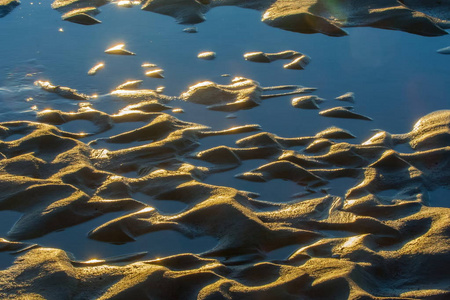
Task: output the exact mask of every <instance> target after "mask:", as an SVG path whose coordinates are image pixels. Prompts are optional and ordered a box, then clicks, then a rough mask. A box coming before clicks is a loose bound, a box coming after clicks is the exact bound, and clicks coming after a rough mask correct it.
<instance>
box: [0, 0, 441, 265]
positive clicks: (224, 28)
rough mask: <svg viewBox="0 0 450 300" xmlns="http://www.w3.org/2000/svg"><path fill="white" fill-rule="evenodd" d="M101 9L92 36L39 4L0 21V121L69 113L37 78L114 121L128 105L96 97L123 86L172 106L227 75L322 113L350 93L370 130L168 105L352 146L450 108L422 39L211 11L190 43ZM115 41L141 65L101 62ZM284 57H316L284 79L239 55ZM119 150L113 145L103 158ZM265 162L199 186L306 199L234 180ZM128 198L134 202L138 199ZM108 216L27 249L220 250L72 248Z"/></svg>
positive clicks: (303, 113)
mask: <svg viewBox="0 0 450 300" xmlns="http://www.w3.org/2000/svg"><path fill="white" fill-rule="evenodd" d="M101 9H102V14H101V19H102V22H103V23H102V24H100V25H96V26H81V25H78V24H73V23H69V22H63V21H61V19H60V14H59V13H57V12H56V11H53V10H51V9H50V4H49V3H47V2H43V3H42V4H38V3H34V4H33V5H31V3H26V2H23V3H22V5H21V6H20V7H18V8H17V9H16V10H15V11H14V12H13V13H12V14H10V15H8V16H7V17H5V18H3V19H1V20H0V24H1V25H0V26H1V30H0V41H2V42H1V45H0V70H1V73H0V106H1V108H0V121H7V120H18V119H26V120H34V112H33V111H32V110H31V109H30V108H31V107H32V106H33V105H36V106H37V109H39V110H41V109H44V108H47V107H52V108H58V109H62V110H64V111H70V110H76V109H77V104H78V103H77V102H76V101H70V100H61V99H58V98H55V97H52V95H48V94H46V93H43V92H42V91H40V90H39V89H38V88H36V87H34V86H33V85H32V83H33V81H34V80H38V79H39V80H43V79H46V80H50V81H51V82H53V83H54V84H58V85H63V86H70V87H72V88H76V89H78V90H79V91H80V92H84V93H87V94H92V93H97V94H99V95H100V96H99V98H98V99H96V100H93V103H94V107H95V108H97V109H99V110H104V111H106V112H109V113H110V112H115V111H116V110H117V109H119V108H120V107H122V106H124V103H122V102H111V101H110V98H109V97H107V96H102V95H105V94H107V93H109V92H110V91H111V90H112V89H113V88H114V87H116V86H117V85H119V84H121V83H122V82H124V81H125V80H127V79H142V80H144V84H143V86H142V87H143V88H151V89H154V88H156V87H158V86H161V85H163V86H165V87H166V90H165V92H164V94H166V95H174V96H176V95H179V94H180V93H181V92H183V91H185V90H186V89H187V87H188V86H189V85H192V84H194V83H196V82H198V81H201V80H211V81H214V82H218V83H228V82H229V80H230V78H227V77H221V75H222V74H231V76H233V77H234V76H244V77H247V78H251V79H254V80H256V81H258V82H260V83H261V85H263V86H274V85H285V84H296V85H303V86H307V87H316V88H318V90H317V91H316V92H315V93H314V94H315V95H318V96H320V97H322V98H325V99H327V100H328V101H327V102H325V103H324V104H323V105H322V107H323V108H328V107H333V106H336V105H340V104H341V103H340V102H337V101H336V100H333V98H335V97H337V96H339V95H341V94H344V93H345V92H354V93H355V97H356V103H355V105H354V106H355V111H356V112H358V113H361V114H364V115H368V116H370V117H372V118H373V119H374V121H372V122H368V121H361V120H345V119H334V118H333V119H332V118H325V117H322V116H319V115H318V111H315V110H311V111H310V110H300V109H295V108H293V107H292V106H291V104H290V100H291V98H292V97H287V96H286V97H280V98H275V99H268V100H265V101H264V102H263V104H262V105H261V106H259V107H256V108H254V109H252V110H246V111H239V112H237V113H235V115H236V116H237V118H235V119H227V118H226V115H227V113H224V112H214V111H209V110H207V109H205V107H203V106H200V105H195V104H190V103H181V102H179V103H172V104H171V105H173V106H177V107H182V108H184V110H185V113H184V114H182V115H176V116H177V117H178V118H180V119H182V120H185V121H193V122H197V123H201V124H205V125H209V126H211V127H213V128H214V129H226V128H229V127H232V126H236V125H244V124H259V125H261V126H262V129H263V131H268V132H272V133H275V134H277V135H279V136H282V137H296V136H312V135H314V134H315V133H317V132H319V131H321V130H323V129H325V128H327V127H329V126H332V125H334V126H338V127H341V128H344V129H346V130H349V131H350V132H352V133H353V134H354V135H356V136H357V139H356V140H353V141H351V142H362V141H364V140H365V139H367V138H368V137H370V136H371V134H372V131H371V130H372V129H383V130H386V131H388V132H391V133H403V132H407V131H409V130H410V129H411V128H412V126H413V124H414V122H415V121H416V120H417V119H418V118H419V117H421V116H424V115H425V114H427V113H430V112H432V111H435V110H439V109H448V108H449V107H450V105H449V104H450V99H449V95H450V76H448V70H449V69H450V56H445V55H440V54H438V53H436V50H437V49H440V48H443V47H446V46H448V45H449V44H450V39H449V37H446V36H443V37H434V38H430V37H422V36H415V35H411V34H408V33H403V32H394V31H387V30H379V29H369V28H350V29H348V32H349V36H346V37H341V38H330V37H328V36H324V35H319V34H316V35H304V34H303V35H302V34H297V33H292V32H287V31H282V30H279V29H276V28H272V27H269V26H266V25H264V24H263V23H261V22H260V13H259V12H256V11H251V10H245V9H239V8H229V7H223V8H217V9H213V10H212V11H211V12H209V14H208V16H207V17H208V20H207V22H205V23H202V24H199V25H197V27H198V30H199V32H198V33H197V34H187V33H184V32H182V29H183V28H184V27H185V26H182V25H179V24H176V23H175V22H174V21H173V19H171V18H169V17H167V16H162V15H158V14H154V13H150V12H144V11H140V10H139V9H138V8H137V7H136V8H132V9H125V8H118V7H116V6H115V5H108V6H105V7H102V8H101ZM119 42H124V43H126V48H127V49H129V50H130V51H133V52H135V53H136V54H137V55H136V56H108V55H107V54H104V53H103V51H104V50H105V49H106V48H108V47H110V46H112V45H114V44H116V43H119ZM180 45H181V46H180ZM288 49H292V50H296V51H300V52H302V53H305V54H307V55H309V56H310V57H311V58H312V62H311V64H310V65H308V66H307V67H306V70H303V71H294V70H285V69H283V67H282V65H283V63H284V61H276V62H273V63H270V64H257V63H252V62H248V61H245V60H244V59H243V54H244V53H245V52H248V51H264V52H278V51H282V50H288ZM204 50H211V51H215V52H216V53H217V58H216V59H215V60H213V61H203V60H199V59H198V58H197V54H198V53H199V52H200V51H204ZM99 61H104V62H105V65H106V67H105V69H103V70H101V71H100V72H99V73H98V74H97V75H96V76H88V75H87V74H86V73H87V71H88V70H89V69H90V68H91V67H92V66H93V65H95V64H96V63H97V62H99ZM143 62H150V63H155V64H157V65H158V66H160V67H162V68H163V69H164V70H165V77H166V78H165V79H153V78H147V77H145V76H144V74H143V69H142V68H141V67H140V65H141V64H142V63H143ZM26 74H32V76H26ZM30 98H32V99H30ZM27 99H28V100H27ZM344 105H345V104H344ZM90 125H91V124H86V123H84V122H81V121H80V122H78V123H73V124H65V125H64V126H62V128H63V129H64V130H73V131H86V130H90V129H91V128H90V127H89V126H90ZM140 125H141V124H139V123H136V124H126V125H125V124H123V125H118V126H116V127H115V129H113V130H115V131H117V132H122V131H124V130H131V129H133V128H137V127H138V126H140ZM127 126H128V127H127ZM113 133H114V132H113ZM107 135H112V133H111V132H108V133H107ZM247 135H249V134H242V135H237V136H226V137H214V138H207V139H204V140H202V145H201V146H200V148H199V149H198V150H204V149H208V148H211V147H213V146H217V145H229V146H233V144H234V141H236V140H237V139H238V138H241V137H244V136H247ZM102 146H103V145H102ZM126 146H127V145H111V146H110V149H117V148H120V147H126ZM113 147H116V148H113ZM262 163H264V161H257V160H254V161H247V162H245V163H244V164H243V165H242V166H241V167H239V168H238V169H235V170H232V171H229V172H225V173H220V174H216V175H213V176H211V177H209V178H208V179H207V180H206V182H207V183H211V184H217V185H228V186H233V187H235V188H237V189H241V190H249V191H252V192H257V193H259V194H260V195H261V197H260V198H261V199H262V200H266V201H274V202H284V201H289V200H292V198H291V196H292V194H295V193H299V192H302V191H303V188H302V187H300V186H298V185H296V184H294V183H292V182H287V181H282V180H273V181H271V182H269V183H264V184H262V183H249V182H246V181H242V180H239V179H236V178H234V175H235V174H237V173H241V172H245V171H248V170H250V169H253V168H256V167H258V166H259V165H261V164H262ZM199 164H200V163H199ZM350 181H351V182H349V181H348V180H346V179H343V180H339V181H336V182H334V183H332V186H331V191H330V192H331V193H335V194H337V195H341V196H342V195H344V194H345V192H346V190H347V189H348V188H349V187H350V186H353V185H354V184H355V183H356V182H354V181H353V180H350ZM430 194H431V196H432V197H431V198H433V197H437V198H439V199H442V198H445V197H448V190H443V189H442V190H439V191H437V192H434V193H430ZM136 199H138V200H141V199H139V195H137V197H136ZM148 201H150V202H149V204H150V205H152V206H155V207H156V208H157V209H159V210H160V211H161V212H163V213H177V212H179V211H180V210H182V209H184V206H183V204H180V203H173V206H171V205H167V204H161V203H159V204H158V203H157V201H156V200H151V199H149V200H148ZM151 201H153V202H151ZM430 203H435V205H437V206H441V205H443V204H439V203H442V201H441V200H432V201H430ZM159 205H160V206H159ZM164 205H166V206H164ZM443 206H448V205H443ZM3 215H4V216H6V217H5V218H2V219H1V221H0V229H1V232H2V235H3V236H4V234H5V232H7V230H8V229H9V228H10V227H11V226H12V224H13V223H12V219H15V218H16V214H14V217H11V216H12V215H10V214H8V212H2V216H3ZM113 217H114V216H113V215H105V216H103V217H101V218H98V219H95V220H92V221H90V222H86V223H84V224H82V225H79V226H76V227H73V228H68V229H66V230H65V231H63V232H55V233H52V234H49V235H47V236H45V237H43V238H40V239H36V240H35V241H33V242H37V243H40V244H41V245H44V246H49V247H58V248H62V249H64V250H67V251H70V252H72V253H74V254H75V256H76V257H77V258H79V259H89V258H92V257H100V256H103V257H104V256H110V255H116V254H121V253H128V252H133V251H137V249H141V250H142V249H146V250H147V251H149V252H150V256H152V257H155V256H158V255H170V254H176V253H182V252H194V253H200V252H203V251H206V250H208V249H210V248H211V247H213V246H214V245H215V243H216V241H215V240H214V239H212V238H207V237H206V238H199V239H193V240H189V239H187V238H185V237H183V236H182V235H181V234H178V233H174V232H160V233H152V234H147V235H145V236H143V237H140V238H139V240H138V241H137V242H135V243H132V244H130V245H125V246H116V245H109V244H104V243H99V242H95V241H91V240H87V239H84V238H83V239H79V240H74V239H73V238H72V237H73V236H75V235H79V236H82V237H84V235H85V234H86V233H87V232H88V231H89V230H91V229H92V228H94V227H96V226H98V225H100V224H102V223H103V222H105V221H108V220H110V219H113ZM290 251H291V249H284V250H283V249H282V250H280V253H281V254H282V255H281V256H283V255H289V254H290V253H288V252H290ZM285 252H286V253H287V254H286V253H285ZM279 256H280V254H277V253H274V255H273V257H274V258H276V259H279V258H280V257H279ZM269 257H270V256H269Z"/></svg>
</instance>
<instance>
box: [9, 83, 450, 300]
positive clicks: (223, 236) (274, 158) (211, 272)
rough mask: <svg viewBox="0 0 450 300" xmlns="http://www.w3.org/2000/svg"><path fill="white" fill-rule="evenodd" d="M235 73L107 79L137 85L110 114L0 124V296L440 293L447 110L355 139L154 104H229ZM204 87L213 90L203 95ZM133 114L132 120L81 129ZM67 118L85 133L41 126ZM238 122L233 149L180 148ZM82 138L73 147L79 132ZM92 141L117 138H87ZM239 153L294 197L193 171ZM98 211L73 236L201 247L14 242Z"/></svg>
mask: <svg viewBox="0 0 450 300" xmlns="http://www.w3.org/2000/svg"><path fill="white" fill-rule="evenodd" d="M243 83H245V84H244V87H243V88H241V84H243ZM130 84H135V83H133V82H132V83H130ZM235 84H238V86H235V85H233V84H232V85H231V86H218V85H216V84H213V83H211V82H208V83H203V84H201V86H203V87H206V89H202V90H198V89H197V88H191V89H190V90H189V91H188V92H186V93H184V94H183V95H182V96H181V99H178V97H169V96H164V95H162V94H158V93H156V92H154V93H152V94H150V93H149V90H147V91H146V90H131V91H130V90H126V89H120V90H117V91H123V92H126V91H130V92H133V93H135V94H136V95H140V96H135V97H134V98H133V99H134V101H133V102H134V104H128V105H127V104H126V103H124V105H126V106H125V107H124V108H123V109H121V110H120V111H119V112H117V113H115V114H107V113H105V112H102V111H98V110H96V109H94V108H93V107H91V106H90V105H87V104H83V105H80V109H79V111H77V112H63V111H58V110H44V111H41V112H39V113H38V120H39V121H40V122H39V123H36V122H29V121H14V122H3V123H0V129H1V130H0V134H1V138H2V141H1V142H0V152H1V157H2V159H1V160H0V170H1V171H0V172H1V173H0V185H1V190H2V194H1V199H0V209H1V210H11V211H16V212H19V213H21V214H22V216H21V217H20V218H19V219H18V220H17V222H16V223H15V224H14V225H13V226H12V228H11V229H10V230H9V232H8V235H7V236H6V237H5V239H2V242H1V247H0V249H1V250H2V251H8V252H15V253H17V254H16V255H17V256H18V257H17V259H16V261H15V263H14V265H12V266H10V267H9V268H7V269H5V270H3V271H0V273H1V276H0V278H1V279H0V295H1V297H2V299H17V295H21V296H22V297H25V298H26V297H29V298H32V299H123V298H125V297H131V298H135V299H275V298H277V299H318V298H327V299H330V295H333V299H348V298H351V299H361V298H364V299H392V298H393V297H397V298H396V299H444V298H446V297H449V296H450V291H449V286H448V273H447V271H446V270H442V266H443V265H448V264H450V255H449V254H450V253H449V251H450V249H449V247H448V245H449V241H448V239H449V235H448V233H449V232H450V231H449V230H450V229H449V224H450V223H449V212H450V210H449V209H448V208H436V207H430V206H428V202H427V201H428V199H429V197H428V193H429V191H433V190H434V189H438V188H449V182H450V172H449V170H450V168H449V164H450V111H448V110H443V111H437V112H434V113H431V114H429V115H426V116H424V117H423V118H421V119H420V120H418V121H417V123H416V124H415V125H414V126H413V128H412V130H411V131H410V132H408V133H405V134H389V133H387V132H382V131H379V132H376V133H375V134H374V136H373V137H372V138H370V139H368V140H367V141H366V142H364V143H362V144H351V143H348V142H343V141H342V140H350V139H353V138H355V136H354V135H353V134H351V133H350V132H349V131H347V130H344V129H341V128H338V127H330V128H328V129H326V130H323V131H321V132H318V133H317V134H316V135H315V136H309V137H308V136H307V137H293V138H282V137H278V136H276V135H274V134H271V133H267V132H260V133H256V134H253V135H252V134H251V133H252V132H255V131H258V130H260V127H259V126H258V125H252V124H249V125H243V126H239V127H235V128H231V129H226V130H212V129H211V128H209V127H208V126H204V125H201V124H196V123H190V122H185V121H182V120H180V119H178V118H175V117H174V116H171V115H169V114H167V113H164V112H163V111H164V110H165V109H169V108H170V107H168V106H166V104H165V103H169V102H172V103H174V101H183V100H186V101H194V102H198V103H201V104H206V105H216V103H209V102H206V99H219V100H220V102H221V103H228V102H230V103H235V101H236V99H237V98H239V97H241V98H242V97H250V98H252V97H253V98H255V96H254V95H258V96H259V95H260V93H261V90H262V88H260V87H258V85H256V84H255V83H254V82H253V81H250V80H238V81H237V82H235ZM247 84H248V85H249V87H247ZM67 89H69V88H67ZM247 89H249V90H247ZM47 90H48V92H54V89H53V88H50V89H47ZM69 90H71V89H69ZM216 93H219V95H222V96H221V98H220V97H219V98H218V97H207V95H212V94H216ZM255 93H256V94H255ZM73 94H75V92H73ZM241 95H244V96H241ZM252 95H253V96H252ZM153 96H154V97H153ZM169 99H171V100H169ZM127 101H128V100H127ZM245 101H246V100H245ZM131 116H132V117H131ZM137 119H138V120H141V121H144V122H146V123H147V124H146V125H144V126H142V127H140V128H137V129H134V130H131V131H125V132H122V133H119V134H114V135H111V136H107V137H102V138H95V134H97V133H100V132H108V131H109V130H110V129H111V128H113V127H115V126H117V124H121V123H124V122H125V123H126V122H130V121H136V120H137ZM74 120H87V121H90V122H92V123H93V124H94V125H95V127H96V128H98V131H96V132H91V133H70V132H66V131H62V130H60V129H58V128H57V127H55V126H54V125H57V124H64V123H65V122H70V121H74ZM239 133H250V135H249V136H248V137H245V138H243V139H239V140H237V141H236V145H237V146H236V147H234V148H232V147H228V146H219V147H215V148H211V149H207V150H203V151H200V152H195V149H196V148H197V147H198V146H199V141H200V140H201V139H202V138H205V137H210V136H219V135H230V134H231V135H233V134H239ZM89 136H92V137H91V139H90V142H89V143H86V142H82V141H81V139H83V138H86V137H89ZM136 142H139V144H137V145H135V146H133V144H135V143H136ZM107 144H122V145H123V146H122V147H121V148H120V149H118V150H107V149H106V148H103V147H101V145H107ZM400 144H406V145H409V146H410V147H411V152H409V153H402V152H399V151H396V150H395V146H396V145H400ZM127 145H129V146H127ZM291 147H297V148H296V149H297V150H291V149H290V148H291ZM298 147H301V149H300V150H299V148H298ZM187 158H193V159H194V161H198V162H202V161H203V162H207V163H208V166H201V164H200V165H198V166H196V164H193V163H192V162H188V160H187ZM255 158H258V159H264V160H266V161H267V163H265V164H263V165H261V166H260V167H257V168H255V169H252V170H248V171H246V172H244V173H240V174H236V177H237V178H240V179H242V180H248V181H256V182H268V181H270V180H274V179H283V180H288V181H292V182H294V183H296V184H298V185H300V186H303V187H304V189H305V191H307V193H306V194H308V195H309V197H307V198H305V199H303V198H302V196H301V195H294V197H295V198H294V199H293V200H292V201H290V202H283V203H277V202H267V201H260V200H257V196H258V195H257V194H255V193H249V192H245V191H240V190H236V189H234V188H231V187H226V186H215V185H209V184H205V183H203V182H202V181H203V180H204V179H205V178H207V177H208V176H210V175H212V174H215V173H217V172H224V171H226V170H231V169H233V168H236V167H238V166H239V165H241V164H242V162H243V161H245V160H248V159H255ZM130 174H136V175H133V176H130ZM338 178H350V179H353V182H354V184H353V187H351V188H350V189H349V190H348V191H347V193H346V195H345V196H344V197H339V196H334V195H332V194H328V193H327V192H326V191H327V185H328V184H329V183H330V182H332V181H333V180H335V179H338ZM384 191H394V192H391V193H389V194H388V195H386V194H383V192H384ZM136 193H142V194H145V195H147V196H148V197H152V198H154V199H157V201H168V200H170V201H176V202H181V203H184V205H185V206H186V208H185V209H183V210H182V211H181V212H179V213H176V214H167V213H163V212H161V211H159V210H158V209H156V208H155V207H153V206H152V205H150V204H147V203H145V202H143V201H138V200H136V199H134V195H136ZM274 200H276V199H274ZM113 212H122V215H121V216H119V217H115V218H114V217H112V218H111V219H110V220H109V221H106V222H105V223H103V224H101V225H100V226H97V227H96V228H94V229H92V230H91V231H89V232H85V234H87V237H88V238H89V239H93V240H96V241H100V242H109V243H116V244H124V243H125V244H126V243H130V242H133V241H136V240H138V239H140V237H141V236H143V235H146V234H149V233H152V232H157V231H175V232H178V233H180V234H182V235H184V236H186V237H188V238H198V237H202V236H207V237H212V238H214V239H215V240H216V241H217V244H216V246H215V247H213V248H211V249H209V250H207V251H206V252H204V253H201V254H200V255H196V254H189V253H185V254H179V255H175V256H169V257H163V258H159V259H156V260H155V259H150V260H149V259H142V258H143V257H145V255H146V253H145V252H143V253H135V254H128V255H123V256H119V257H111V258H99V259H96V260H88V261H80V260H77V259H76V258H75V257H73V256H72V255H71V254H70V253H66V252H64V251H63V250H60V249H51V248H44V247H41V246H39V245H35V244H30V243H26V240H28V239H33V238H37V237H40V236H43V235H46V234H49V233H52V232H55V231H58V230H61V229H64V228H68V227H71V226H74V225H77V224H81V223H83V222H87V221H89V220H91V219H95V218H98V217H100V216H104V215H106V214H108V213H113ZM293 246H295V249H296V250H295V251H293V253H292V254H291V255H290V256H289V257H287V258H283V259H275V260H274V259H269V257H270V254H271V253H272V252H273V251H276V250H280V249H283V248H284V247H293ZM143 250H144V251H145V249H143ZM25 298H24V299H25Z"/></svg>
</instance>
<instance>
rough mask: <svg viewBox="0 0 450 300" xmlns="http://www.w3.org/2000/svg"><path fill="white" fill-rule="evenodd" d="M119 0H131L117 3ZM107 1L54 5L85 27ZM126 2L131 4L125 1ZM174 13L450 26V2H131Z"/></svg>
mask: <svg viewBox="0 0 450 300" xmlns="http://www.w3.org/2000/svg"><path fill="white" fill-rule="evenodd" d="M113 2H115V3H118V4H119V5H120V3H123V2H126V1H113ZM107 3H108V1H107V0H97V1H86V0H68V1H64V0H55V1H54V2H53V4H52V8H53V9H56V10H58V11H60V12H62V13H67V12H69V11H72V12H73V13H72V15H71V18H72V19H67V18H64V17H63V19H64V20H67V21H73V22H75V23H79V24H84V25H93V24H97V23H99V22H100V21H98V20H97V19H95V18H94V15H95V14H96V13H95V12H94V11H92V10H91V8H92V7H94V8H95V7H100V6H102V5H105V4H107ZM121 6H126V5H121ZM132 6H140V7H141V8H142V9H143V10H146V11H151V12H156V13H159V14H164V15H169V16H172V17H174V18H175V19H176V20H177V22H179V23H181V24H196V23H200V22H203V21H205V19H206V17H205V14H206V13H207V12H208V11H209V10H210V9H212V8H215V7H220V6H238V7H243V8H249V9H255V10H259V11H261V13H262V19H261V20H262V22H264V23H266V24H267V25H270V26H273V27H277V28H281V29H284V30H289V31H294V32H301V33H322V34H326V35H330V36H345V35H347V32H346V31H345V30H344V29H343V28H345V27H361V26H364V27H374V28H382V29H390V30H400V31H405V32H409V33H414V34H419V35H424V36H439V35H445V34H447V32H446V31H445V29H447V28H450V23H449V19H450V2H449V1H447V0H443V1H436V0H431V1H419V0H401V1H399V0H338V1H330V0H302V1H292V0H247V1H239V0H210V1H196V0H145V1H129V5H128V7H132Z"/></svg>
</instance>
